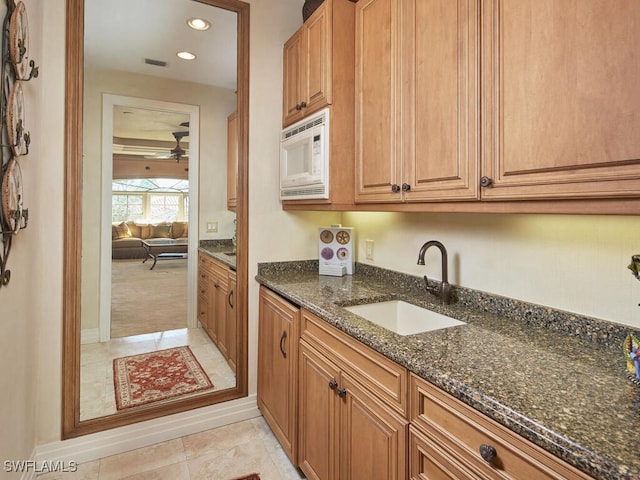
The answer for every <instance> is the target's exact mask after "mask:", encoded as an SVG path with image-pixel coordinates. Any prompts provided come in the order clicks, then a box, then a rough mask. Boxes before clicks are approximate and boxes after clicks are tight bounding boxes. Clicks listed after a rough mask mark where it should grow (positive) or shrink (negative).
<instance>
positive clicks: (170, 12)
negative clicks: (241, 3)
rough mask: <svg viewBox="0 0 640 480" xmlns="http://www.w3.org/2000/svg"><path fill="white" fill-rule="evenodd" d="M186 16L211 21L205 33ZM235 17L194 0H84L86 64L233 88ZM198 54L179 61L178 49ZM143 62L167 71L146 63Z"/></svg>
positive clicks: (234, 77) (235, 43) (234, 83)
mask: <svg viewBox="0 0 640 480" xmlns="http://www.w3.org/2000/svg"><path fill="white" fill-rule="evenodd" d="M191 17H202V18H205V19H207V20H209V22H211V28H210V29H209V30H206V31H204V32H199V31H196V30H193V29H191V28H189V27H188V26H187V20H188V19H189V18H191ZM236 37H237V15H236V13H234V12H230V11H228V10H224V9H221V8H217V7H212V6H210V5H206V4H203V3H200V2H198V1H194V0H85V65H86V66H87V67H90V68H101V69H109V70H124V71H129V72H136V73H140V74H146V75H154V76H160V77H166V78H174V79H179V80H187V81H191V82H196V83H202V84H205V85H216V86H220V87H225V88H229V89H234V90H235V89H236V82H237V79H236V72H237V68H236V57H237V41H236ZM182 50H187V51H190V52H193V53H195V54H196V55H197V58H196V59H195V60H192V61H186V60H181V59H179V58H178V57H177V56H176V53H177V52H178V51H182ZM145 58H151V59H154V60H160V61H164V62H167V67H158V66H153V65H147V64H145V62H144V60H145Z"/></svg>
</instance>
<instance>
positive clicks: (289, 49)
mask: <svg viewBox="0 0 640 480" xmlns="http://www.w3.org/2000/svg"><path fill="white" fill-rule="evenodd" d="M305 35H306V31H305V29H304V27H303V28H300V29H299V30H298V31H297V32H296V33H295V34H294V35H293V36H292V37H291V38H290V39H289V40H287V43H285V44H284V60H283V69H284V71H283V82H284V85H283V99H282V101H283V107H282V108H283V110H282V119H283V120H282V124H283V126H287V125H290V124H292V123H294V122H296V121H298V120H300V119H301V118H302V117H303V112H302V110H301V108H300V103H301V102H302V99H303V97H304V96H305V93H304V92H305V89H306V87H305V85H306V83H307V79H306V78H305V77H306V74H305V72H306V65H305V61H306V55H305V53H304V47H305Z"/></svg>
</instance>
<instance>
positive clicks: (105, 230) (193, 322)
mask: <svg viewBox="0 0 640 480" xmlns="http://www.w3.org/2000/svg"><path fill="white" fill-rule="evenodd" d="M115 106H125V107H132V108H144V109H148V110H157V111H162V112H171V113H181V114H185V115H189V216H188V219H187V221H188V223H189V236H188V238H189V242H188V243H189V246H188V247H187V250H188V259H187V327H188V328H196V327H197V326H198V320H197V315H196V301H197V295H196V293H197V291H196V285H197V284H196V281H197V271H198V269H197V258H198V254H197V253H198V228H197V226H198V211H199V205H198V198H199V195H198V172H199V169H200V163H199V155H198V153H199V147H198V146H199V145H200V137H199V132H200V124H199V119H200V107H198V106H197V105H186V104H182V103H174V102H165V101H161V100H151V99H147V98H137V97H129V96H126V95H114V94H110V93H103V94H102V150H101V151H102V182H101V183H102V196H101V209H100V210H101V222H100V319H99V338H100V342H107V341H109V340H110V339H111V253H112V247H111V202H112V200H111V195H112V184H111V183H112V178H113V108H114V107H115Z"/></svg>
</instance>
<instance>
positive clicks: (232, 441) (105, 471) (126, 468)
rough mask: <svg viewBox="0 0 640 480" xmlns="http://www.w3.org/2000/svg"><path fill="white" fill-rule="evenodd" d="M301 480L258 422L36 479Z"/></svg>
mask: <svg viewBox="0 0 640 480" xmlns="http://www.w3.org/2000/svg"><path fill="white" fill-rule="evenodd" d="M251 473H258V474H259V475H260V479H261V480H300V479H304V478H305V477H304V476H303V475H302V474H301V473H300V472H299V470H297V469H296V468H294V467H293V465H292V464H291V462H290V461H289V459H288V458H287V456H286V454H285V453H284V451H283V450H282V447H281V446H280V444H279V443H278V441H277V440H276V438H275V437H274V436H273V433H272V432H271V430H270V429H269V426H268V425H267V423H266V422H265V421H264V419H263V418H262V417H257V418H254V419H251V420H246V421H243V422H238V423H234V424H231V425H226V426H224V427H220V428H215V429H212V430H207V431H204V432H200V433H196V434H193V435H188V436H186V437H182V438H178V439H175V440H170V441H167V442H164V443H159V444H157V445H152V446H149V447H145V448H140V449H138V450H132V451H129V452H125V453H121V454H119V455H113V456H111V457H105V458H102V459H100V460H96V461H93V462H89V463H85V464H81V465H80V466H79V468H78V470H77V471H76V472H73V473H62V474H60V473H49V474H44V475H40V476H39V477H38V480H80V479H82V480H120V479H127V480H231V479H235V478H238V477H242V476H244V475H249V474H251Z"/></svg>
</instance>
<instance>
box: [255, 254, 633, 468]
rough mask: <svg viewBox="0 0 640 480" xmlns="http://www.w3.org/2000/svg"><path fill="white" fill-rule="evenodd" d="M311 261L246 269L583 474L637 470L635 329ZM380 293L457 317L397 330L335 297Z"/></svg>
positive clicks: (352, 300) (348, 299) (359, 298)
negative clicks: (322, 268) (629, 359)
mask: <svg viewBox="0 0 640 480" xmlns="http://www.w3.org/2000/svg"><path fill="white" fill-rule="evenodd" d="M317 265H318V263H317V261H303V262H284V263H269V264H259V266H258V275H257V276H256V280H257V281H258V282H259V283H261V284H263V285H265V286H266V287H269V288H270V289H272V290H273V291H275V292H277V293H279V294H281V295H282V296H283V297H285V298H287V299H288V300H289V301H291V302H293V303H295V304H297V305H299V306H301V307H304V308H306V309H307V310H309V311H311V312H313V313H315V314H316V315H318V316H319V317H321V318H322V319H324V320H325V321H327V322H328V323H330V324H331V325H334V326H336V327H337V328H339V329H340V330H342V331H344V332H346V333H347V334H349V335H351V336H352V337H354V338H356V339H357V340H359V341H361V342H363V343H364V344H366V345H369V346H370V347H372V348H374V349H375V350H377V351H379V352H380V353H382V354H383V355H385V356H386V357H388V358H390V359H392V360H394V361H395V362H397V363H399V364H400V365H403V366H405V367H406V368H407V369H408V370H409V371H411V372H415V373H416V374H418V375H419V376H420V377H422V378H424V379H425V380H427V381H429V382H431V383H433V384H435V385H437V386H438V387H440V388H442V389H443V390H445V391H447V392H448V393H450V394H452V395H453V396H455V397H456V398H458V399H460V400H462V401H463V402H465V403H466V404H468V405H470V406H471V407H473V408H475V409H476V410H478V411H480V412H482V413H484V414H485V415H487V416H489V417H490V418H492V419H494V420H496V421H497V422H499V423H500V424H502V425H504V426H506V427H507V428H509V429H511V430H513V431H515V432H516V433H518V434H520V435H522V436H523V437H525V438H527V439H529V440H531V441H532V442H534V443H536V444H537V445H539V446H541V447H542V448H544V449H545V450H547V451H549V452H551V453H553V454H554V455H556V456H558V457H560V458H562V459H564V460H565V461H567V462H568V463H570V464H572V465H574V466H575V467H577V468H578V469H580V470H582V471H584V472H586V473H588V474H590V475H592V476H593V477H595V478H598V479H607V480H610V479H639V478H640V387H639V386H637V385H635V384H633V383H632V382H631V380H630V379H629V378H628V376H627V373H626V369H625V360H624V358H623V355H622V342H623V339H624V337H625V336H626V335H627V334H628V333H634V334H635V335H636V336H638V331H637V330H633V329H631V327H626V326H624V325H617V324H614V323H611V322H604V321H601V320H598V319H594V318H591V317H581V316H578V315H575V314H570V313H567V312H562V311H558V310H554V309H551V308H547V307H541V306H539V305H534V304H529V303H525V302H519V301H514V300H511V299H507V298H504V297H499V296H495V295H489V294H486V293H483V292H479V291H475V290H470V289H465V288H461V287H455V296H456V301H455V303H454V304H452V305H450V306H441V305H440V304H439V303H437V300H436V299H435V298H434V297H432V296H431V295H428V294H426V293H425V291H424V286H423V280H422V279H421V278H418V277H412V276H408V275H403V274H399V273H396V272H391V271H389V270H383V269H379V268H375V267H371V266H367V265H362V264H357V266H356V273H355V274H354V275H352V276H345V277H328V276H319V275H318V270H317ZM390 299H402V300H405V301H408V302H410V303H414V304H417V305H421V306H424V307H427V308H429V309H431V310H434V311H437V312H440V313H444V314H447V315H449V316H451V317H454V318H457V319H459V320H462V321H464V322H466V325H462V326H457V327H452V328H447V329H442V330H435V331H431V332H426V333H421V334H416V335H407V336H400V335H397V334H395V333H393V332H391V331H389V330H386V329H384V328H382V327H379V326H377V325H375V324H373V323H371V322H369V321H367V320H365V319H363V318H361V317H359V316H357V315H355V314H352V313H350V312H348V311H347V310H345V309H344V308H342V307H343V306H346V305H353V304H358V303H370V302H371V301H384V300H390Z"/></svg>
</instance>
